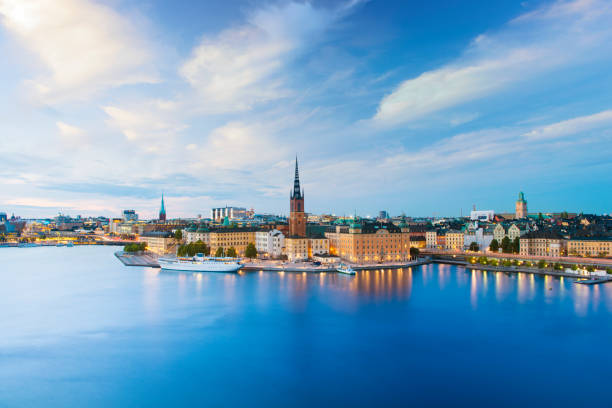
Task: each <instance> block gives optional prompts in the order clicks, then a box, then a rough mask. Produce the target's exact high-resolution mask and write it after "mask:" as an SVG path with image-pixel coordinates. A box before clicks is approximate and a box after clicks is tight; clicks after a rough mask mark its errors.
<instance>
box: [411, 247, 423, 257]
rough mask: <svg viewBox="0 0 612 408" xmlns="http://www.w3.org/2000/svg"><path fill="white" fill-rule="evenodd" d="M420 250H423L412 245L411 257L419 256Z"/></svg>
mask: <svg viewBox="0 0 612 408" xmlns="http://www.w3.org/2000/svg"><path fill="white" fill-rule="evenodd" d="M420 252H421V251H419V248H415V247H410V258H411V259H415V258H418V256H419V253H420Z"/></svg>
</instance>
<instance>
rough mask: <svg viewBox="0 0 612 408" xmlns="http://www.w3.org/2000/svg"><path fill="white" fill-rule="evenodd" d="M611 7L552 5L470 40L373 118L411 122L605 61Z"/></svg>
mask: <svg viewBox="0 0 612 408" xmlns="http://www.w3.org/2000/svg"><path fill="white" fill-rule="evenodd" d="M610 19H612V6H611V5H610V3H609V2H606V1H600V0H590V1H581V0H578V1H571V2H557V3H554V4H552V5H550V6H547V7H544V8H542V9H540V10H537V11H536V12H532V13H528V14H525V15H523V16H521V17H520V18H518V19H515V20H513V21H511V22H510V23H509V24H508V25H507V26H506V27H504V29H503V30H501V31H499V32H497V33H494V34H491V35H479V36H478V37H476V39H475V40H474V41H472V44H471V45H470V47H469V48H468V49H467V50H466V52H465V53H464V54H463V55H462V56H461V57H460V58H458V59H457V60H456V61H454V62H452V63H450V64H448V65H446V66H443V67H441V68H439V69H436V70H433V71H428V72H424V73H423V74H421V75H419V76H418V77H416V78H413V79H409V80H406V81H404V82H402V83H401V84H400V85H399V86H398V87H397V88H396V89H395V90H394V91H393V92H391V93H390V94H389V95H387V96H385V97H384V98H383V99H382V100H381V102H380V104H379V106H378V109H377V112H376V115H375V116H374V122H375V123H377V124H380V125H386V126H388V125H397V124H401V123H406V122H410V121H414V120H416V119H420V118H422V117H425V116H427V115H429V114H431V113H433V112H437V111H441V110H445V109H448V108H451V107H454V106H458V105H461V104H463V103H466V102H469V101H473V100H476V99H479V98H482V97H484V96H487V95H490V94H492V93H494V92H497V91H500V90H502V89H505V88H507V87H509V86H510V85H512V84H516V83H520V82H521V81H524V80H526V79H529V78H533V77H536V76H538V75H541V74H542V73H545V72H549V71H551V70H553V69H556V68H559V67H563V66H568V65H570V64H580V63H584V62H585V61H588V60H591V59H595V58H607V57H608V55H609V53H610V51H611V50H610V47H609V44H610V43H611V42H612V27H611V26H610V24H609V22H610Z"/></svg>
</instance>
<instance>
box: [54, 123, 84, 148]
mask: <svg viewBox="0 0 612 408" xmlns="http://www.w3.org/2000/svg"><path fill="white" fill-rule="evenodd" d="M55 124H56V125H57V128H58V130H59V133H60V136H61V138H62V140H63V141H64V142H65V143H67V144H78V143H82V142H83V140H84V139H85V131H84V130H83V129H81V128H79V127H77V126H73V125H69V124H67V123H64V122H61V121H58V122H56V123H55Z"/></svg>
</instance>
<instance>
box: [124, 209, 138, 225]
mask: <svg viewBox="0 0 612 408" xmlns="http://www.w3.org/2000/svg"><path fill="white" fill-rule="evenodd" d="M129 221H138V214H136V211H135V210H123V222H129Z"/></svg>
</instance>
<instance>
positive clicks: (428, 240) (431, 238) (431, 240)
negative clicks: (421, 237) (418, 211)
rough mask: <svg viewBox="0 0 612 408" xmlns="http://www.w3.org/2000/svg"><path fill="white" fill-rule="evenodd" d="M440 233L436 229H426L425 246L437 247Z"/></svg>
mask: <svg viewBox="0 0 612 408" xmlns="http://www.w3.org/2000/svg"><path fill="white" fill-rule="evenodd" d="M437 235H438V233H437V232H436V231H435V230H432V231H425V246H426V247H427V248H436V246H437V242H438V237H437Z"/></svg>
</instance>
